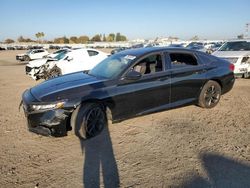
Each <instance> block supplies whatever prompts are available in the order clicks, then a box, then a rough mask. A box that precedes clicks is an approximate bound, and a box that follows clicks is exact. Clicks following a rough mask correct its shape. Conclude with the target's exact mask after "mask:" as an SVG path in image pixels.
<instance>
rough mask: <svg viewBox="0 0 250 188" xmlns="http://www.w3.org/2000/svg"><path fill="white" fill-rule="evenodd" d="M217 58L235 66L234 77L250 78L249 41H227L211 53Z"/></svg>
mask: <svg viewBox="0 0 250 188" xmlns="http://www.w3.org/2000/svg"><path fill="white" fill-rule="evenodd" d="M213 55H215V56H217V57H221V58H223V59H226V60H228V61H229V62H231V63H233V64H234V66H235V69H234V75H235V76H236V77H243V78H249V76H250V41H247V40H241V41H229V42H226V43H225V44H223V45H222V46H221V47H220V48H219V49H218V50H217V51H215V52H214V53H213Z"/></svg>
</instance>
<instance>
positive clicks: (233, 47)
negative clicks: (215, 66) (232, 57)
mask: <svg viewBox="0 0 250 188" xmlns="http://www.w3.org/2000/svg"><path fill="white" fill-rule="evenodd" d="M219 51H250V42H247V41H238V42H226V43H225V44H223V45H222V46H221V48H220V49H219Z"/></svg>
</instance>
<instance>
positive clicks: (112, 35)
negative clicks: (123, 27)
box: [107, 33, 115, 42]
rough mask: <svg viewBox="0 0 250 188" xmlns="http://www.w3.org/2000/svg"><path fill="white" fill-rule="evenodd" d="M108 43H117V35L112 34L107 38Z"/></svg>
mask: <svg viewBox="0 0 250 188" xmlns="http://www.w3.org/2000/svg"><path fill="white" fill-rule="evenodd" d="M107 41H108V42H113V41H115V34H114V33H110V34H109V35H108V37H107Z"/></svg>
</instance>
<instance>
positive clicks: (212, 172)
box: [180, 153, 250, 188]
mask: <svg viewBox="0 0 250 188" xmlns="http://www.w3.org/2000/svg"><path fill="white" fill-rule="evenodd" d="M201 160H202V163H203V166H204V169H205V170H206V172H207V175H208V179H205V178H203V177H200V176H198V175H193V176H192V178H191V179H190V180H188V181H187V182H185V183H184V184H182V185H181V186H180V187H186V188H191V187H192V188H196V187H202V188H206V187H209V188H211V187H220V188H235V187H242V188H244V187H246V188H247V187H250V165H247V164H243V163H241V162H238V161H236V160H233V159H230V158H227V157H224V156H221V155H218V154H214V153H206V154H203V155H202V156H201Z"/></svg>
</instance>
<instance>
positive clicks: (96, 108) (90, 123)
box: [70, 103, 107, 139]
mask: <svg viewBox="0 0 250 188" xmlns="http://www.w3.org/2000/svg"><path fill="white" fill-rule="evenodd" d="M70 124H71V127H72V131H73V132H74V133H75V135H76V136H77V137H78V138H80V139H88V138H92V137H95V136H96V135H98V134H100V133H101V132H102V130H103V129H104V127H105V126H106V125H107V118H106V113H105V111H104V109H103V108H102V106H101V105H99V104H97V103H86V104H82V105H79V106H78V107H77V108H76V109H75V111H74V112H73V113H72V115H71V120H70Z"/></svg>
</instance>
